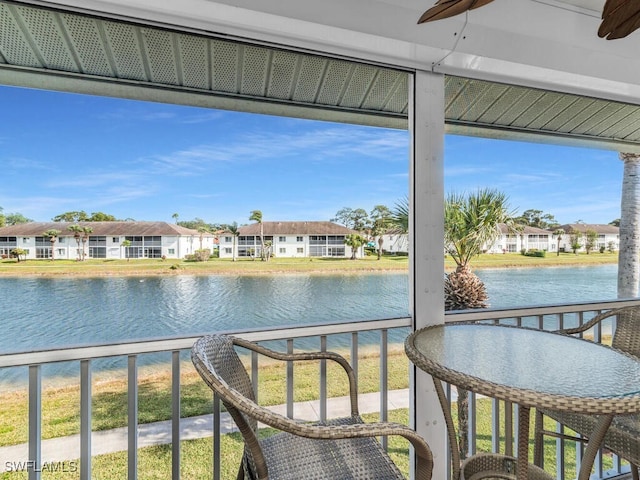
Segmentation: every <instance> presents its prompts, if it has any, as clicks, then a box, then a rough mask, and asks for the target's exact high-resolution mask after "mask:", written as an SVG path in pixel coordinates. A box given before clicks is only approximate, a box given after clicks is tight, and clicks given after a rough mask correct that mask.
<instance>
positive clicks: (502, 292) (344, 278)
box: [0, 265, 617, 368]
mask: <svg viewBox="0 0 640 480" xmlns="http://www.w3.org/2000/svg"><path fill="white" fill-rule="evenodd" d="M476 273H477V275H478V276H479V277H480V278H481V279H482V280H483V281H484V282H485V284H486V287H487V291H488V294H489V298H490V303H491V306H492V307H511V306H523V305H540V304H553V303H563V302H580V301H596V300H608V299H614V298H615V297H616V281H617V265H604V266H595V267H578V268H573V267H572V268H567V267H561V268H541V269H531V268H511V269H495V270H478V271H476ZM0 286H1V290H0V291H2V293H3V295H2V300H1V303H0V305H1V308H2V313H3V319H4V321H3V325H2V331H3V335H1V336H0V352H10V351H16V350H20V351H23V350H30V349H41V348H49V347H54V346H67V345H78V344H86V343H105V342H116V341H120V340H132V339H142V338H152V337H164V336H171V335H192V334H193V335H198V334H203V333H207V332H212V331H217V330H231V329H243V328H256V327H272V326H280V325H287V324H289V325H290V324H309V323H322V322H335V321H351V320H367V319H382V318H395V317H404V316H407V315H408V314H409V302H408V277H407V274H402V273H394V274H380V273H377V274H359V275H274V276H255V277H251V276H239V277H232V276H171V277H146V278H139V277H138V278H134V277H120V278H91V279H87V278H64V279H62V278H3V279H0ZM75 368H77V367H75Z"/></svg>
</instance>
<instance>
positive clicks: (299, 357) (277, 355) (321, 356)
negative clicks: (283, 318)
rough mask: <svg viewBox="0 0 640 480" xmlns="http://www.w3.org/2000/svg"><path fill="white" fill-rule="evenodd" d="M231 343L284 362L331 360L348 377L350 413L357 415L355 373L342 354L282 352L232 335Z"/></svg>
mask: <svg viewBox="0 0 640 480" xmlns="http://www.w3.org/2000/svg"><path fill="white" fill-rule="evenodd" d="M232 340H233V343H234V344H235V345H238V346H239V347H243V348H246V349H247V350H251V351H253V352H256V353H259V354H260V355H265V356H266V357H269V358H273V359H274V360H281V361H284V362H291V361H293V362H297V361H309V360H311V361H313V360H331V361H334V362H336V363H337V364H339V365H340V366H341V367H342V368H343V369H344V371H345V373H346V374H347V378H348V379H349V398H350V401H351V415H358V414H359V413H358V412H359V411H358V385H357V381H356V375H355V372H354V371H353V368H352V367H351V364H350V363H349V362H348V361H347V359H346V358H344V357H343V356H342V355H339V354H337V353H335V352H300V353H284V352H277V351H275V350H271V349H269V348H266V347H263V346H262V345H258V344H256V343H253V342H250V341H248V340H244V339H242V338H239V337H232Z"/></svg>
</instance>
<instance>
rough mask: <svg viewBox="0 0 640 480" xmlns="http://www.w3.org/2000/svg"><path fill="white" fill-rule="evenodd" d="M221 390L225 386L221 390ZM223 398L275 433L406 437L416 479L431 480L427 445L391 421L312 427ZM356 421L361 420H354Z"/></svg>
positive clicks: (331, 437)
mask: <svg viewBox="0 0 640 480" xmlns="http://www.w3.org/2000/svg"><path fill="white" fill-rule="evenodd" d="M223 388H224V387H223ZM224 397H225V398H226V399H227V401H228V402H230V403H231V404H233V406H234V407H235V408H237V409H238V410H239V411H241V412H243V413H244V414H245V415H247V416H250V417H252V418H255V419H256V420H258V421H259V422H261V423H263V424H265V425H268V426H270V427H272V428H275V429H277V430H280V431H283V432H287V433H290V434H293V435H298V436H300V437H305V438H311V439H316V440H339V439H347V438H363V437H379V436H392V435H397V436H401V437H404V438H406V439H407V440H408V441H409V442H410V443H411V445H412V446H413V447H414V450H415V453H416V458H417V465H416V479H417V480H430V479H431V475H432V471H433V454H432V452H431V448H430V447H429V445H428V444H427V442H426V441H425V440H424V439H423V438H422V437H421V436H420V435H418V433H416V432H415V431H414V430H412V429H411V428H409V427H408V426H406V425H402V424H400V423H392V422H375V423H353V424H348V425H314V424H310V423H303V422H300V421H297V420H294V419H291V418H288V417H285V416H283V415H280V414H278V413H275V412H273V411H271V410H269V409H268V408H265V407H263V406H261V405H258V404H256V403H255V402H253V401H251V400H249V399H248V398H246V397H242V396H240V395H238V394H237V393H236V394H233V393H232V392H226V393H225V394H224ZM356 418H357V419H358V420H359V419H360V417H359V416H358V417H356Z"/></svg>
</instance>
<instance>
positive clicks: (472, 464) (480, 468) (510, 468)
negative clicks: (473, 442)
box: [460, 453, 554, 480]
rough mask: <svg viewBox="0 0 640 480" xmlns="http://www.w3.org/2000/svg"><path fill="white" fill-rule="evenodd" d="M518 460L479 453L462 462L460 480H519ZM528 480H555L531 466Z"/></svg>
mask: <svg viewBox="0 0 640 480" xmlns="http://www.w3.org/2000/svg"><path fill="white" fill-rule="evenodd" d="M516 463H517V459H516V458H514V457H509V456H506V455H498V454H491V453H478V454H477V455H473V456H471V457H469V458H467V459H466V460H465V461H464V462H462V471H461V472H460V480H517V476H516ZM528 480H554V477H552V476H551V475H549V474H548V473H547V472H545V471H544V470H542V469H541V468H539V467H536V466H535V465H529V468H528Z"/></svg>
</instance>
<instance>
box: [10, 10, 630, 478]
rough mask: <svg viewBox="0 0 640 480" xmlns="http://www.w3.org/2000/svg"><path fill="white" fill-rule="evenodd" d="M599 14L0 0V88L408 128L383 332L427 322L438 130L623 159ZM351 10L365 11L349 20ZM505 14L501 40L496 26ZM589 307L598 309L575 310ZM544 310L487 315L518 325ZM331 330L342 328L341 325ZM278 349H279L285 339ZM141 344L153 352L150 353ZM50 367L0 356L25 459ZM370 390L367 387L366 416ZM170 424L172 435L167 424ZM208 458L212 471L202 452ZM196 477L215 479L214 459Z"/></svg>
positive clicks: (414, 394)
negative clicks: (401, 267)
mask: <svg viewBox="0 0 640 480" xmlns="http://www.w3.org/2000/svg"><path fill="white" fill-rule="evenodd" d="M505 3H506V5H505ZM599 3H601V2H598V1H578V0H575V1H572V2H562V1H556V0H548V1H545V2H542V1H533V0H512V1H511V2H508V3H507V2H502V3H501V2H494V3H493V4H492V6H490V7H485V8H483V9H480V10H478V12H477V15H475V14H470V15H471V16H465V17H464V19H461V18H459V19H454V20H452V21H449V22H448V23H444V24H436V25H434V26H433V27H432V28H429V29H427V28H422V27H416V26H415V21H416V19H417V17H418V16H419V13H421V11H422V10H424V9H425V8H426V6H425V5H422V4H419V2H410V3H409V4H405V3H401V2H398V1H395V0H385V1H382V0H380V1H372V2H360V1H353V2H348V3H347V4H346V5H345V4H343V2H339V1H337V0H336V1H329V2H328V3H323V4H322V5H320V4H316V3H314V2H310V1H305V2H297V3H296V2H291V1H283V2H278V3H277V4H264V2H257V1H254V0H237V1H233V0H229V1H226V2H225V1H220V2H217V3H216V2H204V1H199V0H194V1H189V2H186V3H184V4H183V5H181V6H180V8H179V9H176V7H175V5H172V3H171V2H166V1H165V2H157V3H155V2H153V1H151V0H137V1H135V2H133V3H131V2H128V3H126V4H125V3H123V2H116V1H93V2H90V3H88V4H86V5H85V6H83V7H82V8H79V7H78V6H77V5H75V4H72V2H66V1H52V2H41V1H35V0H34V1H6V0H2V1H0V22H1V23H0V26H1V27H2V28H1V29H0V32H1V33H0V83H1V84H4V85H10V86H11V85H13V86H21V87H30V88H45V89H52V90H59V91H67V92H76V93H86V94H92V95H104V96H113V97H120V98H132V99H139V100H149V101H158V102H166V103H175V104H183V105H193V106H199V107H207V108H220V109H229V110H240V111H247V112H254V113H267V114H272V115H284V116H292V117H299V118H311V119H317V120H328V121H338V122H345V123H354V124H361V125H372V126H381V127H391V128H399V129H408V131H409V132H410V135H411V142H410V146H409V150H410V151H409V152H408V153H409V155H408V156H409V157H410V158H409V192H410V195H409V204H410V207H411V215H410V227H411V228H410V231H411V239H410V241H409V244H410V249H411V253H410V258H411V260H410V299H409V301H410V304H411V308H410V309H411V316H410V317H409V318H407V319H402V320H401V322H400V323H401V324H402V327H403V328H410V329H415V328H420V327H423V326H426V325H430V324H434V323H443V322H444V321H445V312H444V301H443V279H442V252H443V250H444V244H443V202H444V180H443V177H444V156H445V152H444V136H445V134H446V133H453V134H465V135H473V136H479V137H483V136H486V137H491V138H505V139H519V140H528V141H534V142H549V143H558V144H566V145H580V146H589V147H593V148H602V149H607V150H614V151H621V152H640V146H639V145H640V107H639V105H638V104H639V103H640V101H639V99H640V86H639V85H638V82H637V78H634V77H635V75H634V73H633V72H637V71H640V68H638V67H640V65H639V64H638V60H637V59H636V57H637V55H636V52H637V48H636V43H633V42H634V40H633V39H634V38H637V37H629V39H626V40H623V41H620V42H619V43H613V42H611V43H606V44H605V43H597V42H604V40H599V39H597V38H595V34H593V26H594V24H595V21H594V18H595V17H594V15H593V12H594V11H595V10H594V4H595V8H599V5H597V4H599ZM567 4H569V7H567ZM494 5H495V8H494ZM367 7H368V8H367ZM363 9H364V10H366V11H367V12H368V13H367V15H364V16H363V15H361V12H362V11H364V10H363ZM513 19H517V20H518V27H511V25H512V23H513ZM567 26H570V27H572V28H567ZM567 31H570V35H566V32H567ZM463 33H464V34H463ZM458 35H459V36H458ZM454 37H456V38H455V39H454ZM467 38H468V40H469V41H465V40H466V39H467ZM458 39H459V41H458ZM514 45H515V47H514ZM517 47H519V48H517ZM542 52H544V53H542ZM584 59H588V60H584ZM630 72H631V73H630ZM0 241H1V239H0ZM95 248H97V249H99V248H100V246H99V245H96V246H95ZM96 252H98V250H96ZM135 252H136V253H135V255H143V256H144V255H152V254H153V251H152V250H149V251H147V250H144V249H143V250H140V249H138V250H136V251H135ZM581 308H582V307H570V306H558V307H557V309H558V310H557V311H555V310H554V311H553V312H550V313H553V314H555V315H557V316H558V318H559V320H558V321H562V316H563V314H564V313H575V312H578V316H580V313H579V312H582V311H583V310H581ZM600 308H606V305H605V306H597V307H593V309H594V310H598V309H600ZM586 311H589V309H586ZM545 312H546V310H544V309H538V311H536V309H534V311H527V313H526V314H521V313H515V314H513V316H508V317H505V318H510V319H513V318H516V321H518V320H517V319H518V318H522V317H524V316H528V315H531V316H534V317H540V316H542V315H544V314H546V313H545ZM479 315H484V313H483V314H479ZM486 315H489V317H487V318H493V317H491V315H494V316H496V314H494V313H486ZM462 316H464V315H462ZM345 328H346V331H348V332H350V333H352V332H353V330H352V326H349V327H345ZM358 328H360V327H358ZM380 328H381V330H382V331H383V332H384V331H386V328H390V327H387V326H384V327H380ZM356 331H357V329H356ZM325 334H327V332H326V331H322V332H321V333H320V335H321V336H322V335H325ZM255 335H256V336H258V337H260V333H259V332H258V333H255ZM301 336H304V335H302V334H301ZM383 336H384V334H383ZM279 338H280V337H279ZM282 338H285V339H291V338H292V337H291V336H290V335H289V334H288V332H287V333H286V334H283V335H282ZM192 340H193V339H192V338H189V339H179V340H176V341H173V340H171V341H170V342H169V343H170V345H169V346H168V348H167V350H169V351H171V352H173V353H172V354H174V353H175V352H179V351H180V350H183V349H185V348H188V343H189V342H192ZM119 348H122V349H123V350H122V351H123V353H122V354H123V355H126V356H127V358H128V361H129V362H130V363H129V367H128V372H129V374H130V380H131V385H132V388H131V391H130V395H131V396H130V399H131V400H130V410H129V418H130V420H129V422H130V423H129V433H128V448H127V452H128V476H129V478H136V477H137V471H138V470H137V468H138V467H137V450H138V448H137V443H136V442H137V438H138V437H137V433H136V429H137V412H136V406H135V405H136V395H137V388H136V387H133V385H135V384H136V381H135V375H136V355H138V354H140V353H144V350H145V348H147V347H142V350H141V349H139V348H138V346H135V347H131V346H119V345H109V346H107V347H105V353H104V355H110V354H111V352H112V351H113V350H116V351H117V350H118V349H119ZM149 348H151V349H152V350H154V351H155V350H157V349H164V347H162V348H161V346H160V345H156V344H155V343H154V342H151V344H150V346H149ZM385 348H386V347H383V348H382V350H381V351H380V356H381V358H383V359H384V357H385V356H386V350H385ZM107 352H108V353H107ZM85 353H86V352H84V351H82V350H81V349H80V350H77V351H73V350H72V351H64V352H62V359H64V360H65V361H67V360H69V361H71V360H73V361H76V360H77V361H80V362H84V363H81V367H80V368H81V369H82V370H81V371H82V373H81V375H82V378H84V380H83V385H84V387H83V390H82V395H83V399H84V400H83V401H82V403H81V409H82V413H81V416H82V418H84V422H83V426H82V431H81V434H80V436H81V442H80V448H81V452H80V458H81V459H82V460H81V465H84V467H83V470H82V472H81V474H80V475H81V478H90V472H91V460H90V458H91V451H92V442H91V440H90V439H91V437H92V435H91V421H90V418H91V412H90V408H91V402H90V401H88V397H90V393H91V392H90V388H89V386H90V375H91V374H90V362H91V360H81V358H80V357H82V358H84V355H85ZM56 355H57V354H56V353H55V352H53V353H52V352H43V353H41V354H37V355H30V354H28V353H25V354H24V355H23V354H18V355H11V356H9V357H7V358H6V362H5V363H3V364H2V365H3V366H6V367H9V366H13V365H29V370H30V387H29V388H30V398H32V399H33V406H32V407H30V413H29V415H30V422H29V423H30V427H29V445H28V448H29V458H34V459H39V458H41V455H42V451H41V444H40V438H41V431H40V426H39V424H40V420H41V419H40V407H39V402H40V394H41V387H40V377H39V375H40V374H39V368H40V367H39V366H40V365H41V364H43V363H49V362H55V361H59V360H60V359H58V358H56ZM382 361H383V362H384V360H382ZM176 382H177V383H179V381H178V380H176ZM409 386H410V392H409V393H408V398H409V409H410V413H409V419H410V422H411V424H412V425H413V426H415V428H416V430H417V431H418V432H419V433H420V434H422V435H423V436H425V438H426V439H427V440H428V442H429V444H430V445H431V447H432V448H433V450H434V452H435V454H436V458H437V459H439V461H438V462H437V465H436V471H435V472H434V478H445V475H446V470H447V468H448V467H447V462H446V458H447V453H446V452H447V444H446V442H445V440H444V438H445V437H444V425H443V422H442V416H441V413H440V407H439V405H438V403H437V399H436V398H435V395H434V392H433V390H432V387H431V379H430V378H429V377H428V376H427V375H426V374H422V373H420V372H419V371H415V369H412V370H411V372H410V380H409ZM386 393H387V392H386V389H385V387H384V379H383V377H382V376H381V398H383V400H381V404H382V405H383V406H382V407H381V409H380V411H381V412H382V413H381V414H382V416H384V415H385V413H384V412H386V411H387V407H386V406H384V405H385V402H386V400H384V399H385V398H386ZM174 405H175V402H174ZM174 408H176V407H174ZM177 408H179V407H177ZM215 415H216V414H215V413H214V419H215ZM176 418H177V420H176ZM172 422H174V423H173V424H172V428H173V430H172V431H173V432H174V433H173V434H174V435H178V434H177V433H176V432H177V429H179V423H180V421H179V415H178V416H177V417H176V416H175V412H174V416H173V417H172ZM214 435H215V434H214ZM505 435H506V436H507V438H510V437H509V434H508V433H507V434H505ZM174 438H176V437H174ZM214 438H215V437H214ZM500 443H501V441H500V440H494V444H495V445H498V444H500ZM505 444H506V445H509V444H510V442H509V441H506V443H505ZM213 448H214V451H213V458H214V460H216V459H217V460H219V459H220V451H219V450H215V448H216V447H215V442H214V447H213ZM505 448H509V447H505ZM558 448H560V447H558ZM172 449H173V459H174V460H173V462H174V463H172V469H173V477H174V478H179V477H180V471H179V469H180V460H179V459H180V453H179V449H180V444H179V443H177V444H172ZM176 449H177V450H176ZM176 458H177V459H178V460H175V459H176ZM176 461H177V462H178V463H177V464H176V463H175V462H176ZM612 462H613V465H614V466H613V467H612V468H613V469H614V470H616V469H617V470H616V471H617V472H618V473H620V472H622V471H623V467H622V466H621V463H619V462H618V459H613V460H612ZM559 463H560V464H562V461H559ZM212 464H213V469H214V475H218V474H217V473H215V469H216V468H219V467H216V465H219V463H217V462H215V461H214V462H213V463H212ZM30 475H31V477H32V478H39V476H40V475H39V473H38V472H36V471H33V472H30ZM559 478H561V477H560V476H559Z"/></svg>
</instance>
